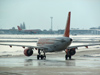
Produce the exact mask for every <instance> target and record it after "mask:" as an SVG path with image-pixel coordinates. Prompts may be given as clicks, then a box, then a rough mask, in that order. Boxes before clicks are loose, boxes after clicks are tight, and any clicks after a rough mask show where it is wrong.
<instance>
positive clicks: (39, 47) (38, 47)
mask: <svg viewBox="0 0 100 75" xmlns="http://www.w3.org/2000/svg"><path fill="white" fill-rule="evenodd" d="M0 45H6V46H10V47H12V46H18V47H23V48H25V47H28V48H37V49H41V50H42V49H47V48H46V47H41V46H29V45H17V44H0Z"/></svg>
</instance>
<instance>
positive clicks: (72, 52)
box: [69, 48, 76, 56]
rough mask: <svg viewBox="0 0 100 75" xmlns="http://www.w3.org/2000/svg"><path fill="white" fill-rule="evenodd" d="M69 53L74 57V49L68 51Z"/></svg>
mask: <svg viewBox="0 0 100 75" xmlns="http://www.w3.org/2000/svg"><path fill="white" fill-rule="evenodd" d="M69 53H70V55H71V56H72V55H74V54H75V53H76V50H75V48H74V49H70V51H69Z"/></svg>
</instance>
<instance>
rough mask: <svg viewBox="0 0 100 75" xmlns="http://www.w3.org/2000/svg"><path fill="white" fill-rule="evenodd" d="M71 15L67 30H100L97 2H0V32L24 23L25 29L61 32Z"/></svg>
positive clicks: (99, 0)
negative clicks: (99, 28) (91, 28)
mask: <svg viewBox="0 0 100 75" xmlns="http://www.w3.org/2000/svg"><path fill="white" fill-rule="evenodd" d="M69 11H71V28H80V29H83V28H84V29H88V28H90V27H98V26H100V0H0V29H1V28H2V29H10V28H12V27H16V28H17V25H20V23H23V22H25V24H26V27H27V29H42V30H43V29H47V30H48V29H50V27H51V26H50V25H51V19H50V17H51V16H52V17H53V30H57V29H65V24H66V20H67V15H68V12H69Z"/></svg>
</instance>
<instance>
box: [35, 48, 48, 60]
mask: <svg viewBox="0 0 100 75" xmlns="http://www.w3.org/2000/svg"><path fill="white" fill-rule="evenodd" d="M43 53H44V54H43V55H41V51H40V49H39V50H38V54H39V55H37V60H39V58H40V59H41V60H43V59H44V60H45V59H46V55H45V51H43Z"/></svg>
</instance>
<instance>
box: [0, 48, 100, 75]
mask: <svg viewBox="0 0 100 75" xmlns="http://www.w3.org/2000/svg"><path fill="white" fill-rule="evenodd" d="M46 55H47V58H46V60H37V58H36V57H37V56H36V54H33V56H31V57H26V56H24V55H19V56H18V55H17V56H9V55H7V56H0V75H100V48H93V49H87V50H80V51H77V53H76V55H74V56H73V57H72V60H65V53H64V52H57V53H47V54H46Z"/></svg>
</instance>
